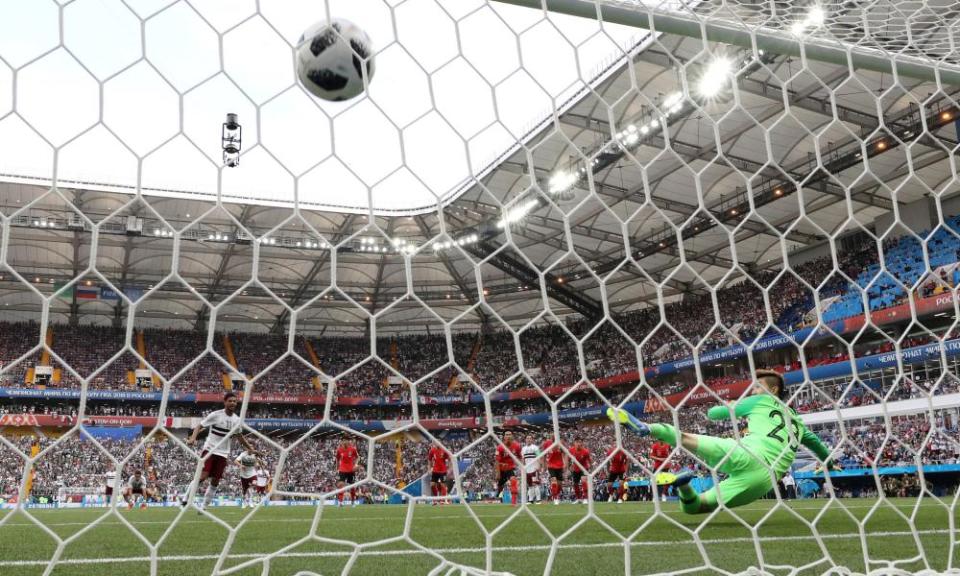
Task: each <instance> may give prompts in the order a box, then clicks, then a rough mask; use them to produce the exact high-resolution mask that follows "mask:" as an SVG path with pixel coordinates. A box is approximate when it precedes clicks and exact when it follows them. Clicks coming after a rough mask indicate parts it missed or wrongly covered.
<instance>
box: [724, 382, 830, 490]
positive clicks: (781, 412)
mask: <svg viewBox="0 0 960 576" xmlns="http://www.w3.org/2000/svg"><path fill="white" fill-rule="evenodd" d="M733 412H734V416H736V417H737V418H746V419H747V429H748V432H747V434H746V435H744V437H743V440H742V442H741V444H742V445H743V446H744V447H745V448H747V449H748V450H750V452H752V453H753V454H755V455H756V456H759V457H760V458H763V460H764V461H765V462H766V463H767V465H769V466H770V467H771V468H773V470H774V472H776V474H777V477H780V476H782V475H783V473H784V472H786V471H787V470H788V469H789V468H790V465H791V464H793V460H794V458H796V456H797V450H798V449H799V448H800V445H801V444H802V445H804V446H806V447H807V448H809V449H810V450H812V451H813V453H814V454H816V455H817V458H820V460H821V461H824V462H826V460H827V458H829V456H830V450H829V449H828V448H827V447H826V445H824V443H823V442H821V441H820V438H818V437H817V435H816V434H814V433H813V432H811V431H809V430H807V427H806V426H804V425H803V422H802V421H801V420H800V417H799V416H797V413H796V412H794V410H793V409H792V408H790V407H787V406H784V405H783V404H781V403H780V402H779V401H778V400H777V399H776V398H774V397H773V396H772V395H770V394H755V395H753V396H748V397H746V398H744V399H742V400H740V401H739V402H737V403H736V405H735V406H734V410H733ZM707 418H709V419H711V420H724V419H729V418H730V407H729V406H714V407H713V408H711V409H710V410H709V411H708V412H707Z"/></svg>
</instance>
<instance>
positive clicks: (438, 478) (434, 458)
mask: <svg viewBox="0 0 960 576" xmlns="http://www.w3.org/2000/svg"><path fill="white" fill-rule="evenodd" d="M427 461H428V462H430V495H431V496H433V497H437V496H446V495H447V469H448V468H449V464H450V454H448V453H447V451H446V450H444V448H443V446H442V445H441V444H440V442H439V441H436V442H435V443H434V445H433V446H431V447H430V451H429V452H427ZM433 505H434V506H436V505H437V501H436V500H434V501H433Z"/></svg>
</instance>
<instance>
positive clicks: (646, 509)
mask: <svg viewBox="0 0 960 576" xmlns="http://www.w3.org/2000/svg"><path fill="white" fill-rule="evenodd" d="M600 504H601V506H602V505H603V504H606V502H601V503H600ZM634 504H636V503H634ZM640 504H642V505H643V504H645V505H646V506H643V507H642V508H634V509H633V510H631V509H629V508H627V509H624V508H622V507H621V508H617V509H616V510H615V511H609V512H608V511H605V510H603V508H602V507H601V510H600V511H597V508H596V507H595V508H594V513H595V514H596V515H597V516H599V517H601V518H604V517H607V516H635V515H644V514H645V515H652V514H654V513H655V511H654V509H653V507H652V505H649V503H648V502H643V503H640ZM565 505H567V506H569V507H573V506H581V505H574V504H565ZM491 506H499V504H492V505H491ZM889 506H893V507H894V508H903V509H908V508H914V507H915V506H916V504H906V503H904V504H885V505H883V506H881V507H880V509H881V510H882V509H883V508H886V507H889ZM872 507H873V506H870V505H866V504H856V505H844V508H847V509H851V510H855V509H866V508H872ZM920 507H921V508H926V507H936V508H942V507H943V506H941V505H940V504H937V503H935V502H924V503H921V504H920ZM541 508H542V507H540V506H530V509H531V510H532V511H533V512H534V514H535V515H537V517H538V518H553V517H558V516H559V517H563V516H576V517H581V516H584V515H585V514H586V508H585V507H584V508H581V509H582V510H583V512H562V511H556V512H550V513H549V514H539V513H538V512H537V510H539V509H541ZM788 508H789V509H790V510H794V511H805V510H806V511H810V510H822V509H823V508H824V506H788ZM265 509H270V508H269V507H267V508H265ZM272 509H273V510H289V508H285V507H274V508H272ZM307 509H309V510H315V508H307ZM398 509H400V508H398ZM402 509H403V510H404V513H403V514H398V515H397V516H362V515H357V516H344V517H338V518H335V519H334V518H331V519H329V520H326V521H327V522H328V523H329V522H366V521H371V522H376V521H387V520H399V521H402V520H403V519H404V517H405V516H406V506H403V507H402ZM542 509H543V510H555V509H552V508H542ZM770 509H771V507H769V506H768V507H749V506H748V507H743V508H735V509H734V510H736V511H737V512H741V511H742V512H766V511H769V510H770ZM835 509H836V510H837V511H840V508H839V507H836V508H835ZM91 510H94V511H105V510H106V509H105V508H88V509H63V510H40V511H39V512H40V514H37V513H36V512H37V511H34V512H33V513H34V514H35V515H36V516H49V515H52V514H51V513H54V514H55V513H60V512H82V511H91ZM156 510H171V511H172V510H174V509H173V508H157V509H156ZM214 510H216V509H214ZM223 510H224V511H229V512H230V514H227V515H223V516H217V517H218V518H219V519H220V520H223V521H225V522H231V521H239V520H241V519H242V518H243V516H242V515H238V516H233V514H232V512H233V510H232V509H229V508H224V509H223ZM424 510H426V508H425V509H424ZM511 510H513V509H512V508H511ZM474 511H475V513H476V515H477V517H478V518H504V519H505V518H507V517H508V516H509V514H485V513H480V512H476V509H474ZM139 513H140V511H139V510H133V511H130V514H131V515H128V516H126V518H127V520H128V521H129V522H130V523H131V524H133V525H134V526H138V525H145V526H146V525H151V524H170V523H171V521H172V518H171V520H137V519H136V518H135V517H133V516H132V515H134V514H139ZM349 513H350V512H347V514H349ZM663 513H664V514H668V515H672V516H686V514H684V513H683V512H682V511H681V510H679V509H677V510H668V511H665V512H663ZM414 514H416V513H414ZM0 518H2V516H0ZM467 518H470V516H469V515H467V513H466V512H464V513H463V514H460V515H448V514H443V515H437V516H423V517H422V518H421V519H422V520H463V519H467ZM414 519H416V516H415V518H414ZM108 520H109V519H108ZM209 522H211V520H181V521H180V522H178V523H177V524H207V523H209ZM311 522H313V515H312V514H311V515H310V516H304V517H303V518H275V519H274V518H257V517H254V518H251V519H250V520H247V522H246V523H247V524H250V523H270V524H273V523H277V524H283V523H292V524H303V523H311ZM89 523H90V522H43V525H44V526H86V525H87V524H89ZM320 523H321V524H323V523H324V520H323V519H321V520H320ZM34 525H35V524H34V523H33V522H31V521H29V520H23V521H10V522H7V523H6V524H5V526H34Z"/></svg>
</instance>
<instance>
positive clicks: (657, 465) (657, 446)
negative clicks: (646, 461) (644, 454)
mask: <svg viewBox="0 0 960 576" xmlns="http://www.w3.org/2000/svg"><path fill="white" fill-rule="evenodd" d="M670 451H671V448H670V445H669V444H667V443H666V442H661V441H660V440H657V441H656V442H654V443H653V446H651V447H650V459H651V460H653V471H654V473H656V472H662V471H663V470H662V468H663V465H664V464H665V463H666V461H667V458H669V457H670Z"/></svg>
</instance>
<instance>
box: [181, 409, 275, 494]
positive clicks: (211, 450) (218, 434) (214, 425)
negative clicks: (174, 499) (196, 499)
mask: <svg viewBox="0 0 960 576" xmlns="http://www.w3.org/2000/svg"><path fill="white" fill-rule="evenodd" d="M237 401H238V398H237V395H236V394H234V393H233V392H227V393H226V394H224V395H223V410H215V411H213V412H211V413H209V414H207V415H206V417H204V419H203V420H201V421H200V424H197V426H196V428H194V429H193V433H192V434H190V437H189V438H188V439H187V445H188V446H193V445H194V444H196V443H197V437H198V436H200V431H201V430H203V429H204V428H209V432H208V433H207V438H206V440H204V442H203V450H202V451H201V452H200V457H201V458H203V459H204V460H203V471H202V472H200V479H199V481H198V482H197V491H199V490H200V486H202V485H203V483H204V482H206V481H207V478H209V479H210V485H209V486H207V489H206V491H205V492H204V493H203V508H205V507H207V506H208V505H209V504H210V501H211V500H213V496H214V494H216V492H217V488H218V487H219V486H220V480H221V479H222V478H223V473H224V472H225V471H226V469H227V458H229V457H230V448H231V446H232V444H233V443H232V441H231V436H232V435H233V434H234V433H233V429H234V428H236V427H237V426H239V424H240V416H239V415H238V414H237V413H236V409H237ZM236 436H237V440H238V441H239V442H240V444H241V445H242V446H243V447H244V449H246V450H247V451H248V452H251V453H253V454H259V452H257V450H256V449H254V447H253V446H252V445H251V444H250V442H249V441H247V439H246V438H245V437H244V436H243V434H242V433H241V432H237V433H236ZM188 491H189V489H188ZM180 503H181V504H182V505H183V506H186V505H187V500H186V498H184V499H183V500H182V501H181V502H180ZM201 509H202V508H200V507H198V510H197V511H198V512H199V511H200V510H201Z"/></svg>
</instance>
